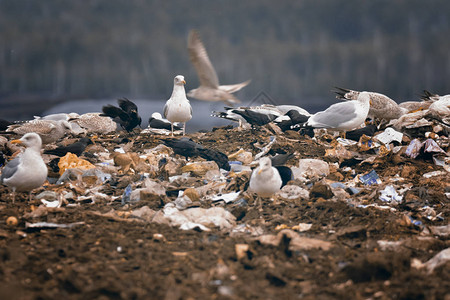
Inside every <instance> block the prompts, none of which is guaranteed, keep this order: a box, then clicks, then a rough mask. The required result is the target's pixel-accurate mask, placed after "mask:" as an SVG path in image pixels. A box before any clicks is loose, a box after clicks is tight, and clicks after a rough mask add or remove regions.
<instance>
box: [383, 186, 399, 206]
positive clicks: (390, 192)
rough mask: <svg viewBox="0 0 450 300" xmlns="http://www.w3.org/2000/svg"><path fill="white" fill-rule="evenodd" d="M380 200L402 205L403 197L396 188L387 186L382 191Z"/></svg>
mask: <svg viewBox="0 0 450 300" xmlns="http://www.w3.org/2000/svg"><path fill="white" fill-rule="evenodd" d="M380 200H381V201H384V202H391V203H401V202H402V200H403V196H401V195H399V194H398V193H397V191H396V190H395V188H394V186H392V185H387V186H386V187H385V188H384V190H381V191H380Z"/></svg>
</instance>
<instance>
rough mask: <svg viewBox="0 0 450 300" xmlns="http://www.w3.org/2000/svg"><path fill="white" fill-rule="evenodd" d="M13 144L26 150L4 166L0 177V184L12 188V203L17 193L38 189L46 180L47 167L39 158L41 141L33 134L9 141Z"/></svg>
mask: <svg viewBox="0 0 450 300" xmlns="http://www.w3.org/2000/svg"><path fill="white" fill-rule="evenodd" d="M11 143H13V144H23V145H24V146H25V147H26V149H25V151H24V152H23V153H21V154H19V155H18V156H17V157H16V158H14V159H13V160H11V161H10V162H8V163H7V164H6V166H5V167H4V168H3V170H2V175H1V177H0V181H1V183H3V184H4V185H6V186H8V187H10V188H12V190H13V203H14V200H15V197H16V191H17V192H29V199H30V200H31V191H32V190H33V189H35V188H38V187H40V186H41V185H42V184H43V183H44V182H45V180H46V179H47V172H48V171H47V166H46V165H45V163H44V160H43V159H42V156H41V152H40V151H41V147H42V140H41V137H40V136H39V135H38V134H37V133H34V132H30V133H27V134H25V135H24V136H23V137H22V138H21V139H20V140H13V141H11Z"/></svg>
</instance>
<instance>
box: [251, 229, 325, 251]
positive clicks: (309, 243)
mask: <svg viewBox="0 0 450 300" xmlns="http://www.w3.org/2000/svg"><path fill="white" fill-rule="evenodd" d="M285 236H286V237H288V238H289V239H290V241H289V250H291V251H299V250H311V249H321V250H324V251H327V250H329V249H330V248H331V247H332V246H333V244H332V243H331V242H327V241H323V240H319V239H312V238H308V237H304V236H300V235H299V234H298V233H296V232H295V231H293V230H291V229H283V230H281V231H280V232H278V233H277V234H276V235H273V234H269V235H262V236H260V237H258V238H257V240H258V241H259V242H260V243H261V244H263V245H271V246H275V247H276V246H279V245H280V243H281V241H282V239H283V237H285Z"/></svg>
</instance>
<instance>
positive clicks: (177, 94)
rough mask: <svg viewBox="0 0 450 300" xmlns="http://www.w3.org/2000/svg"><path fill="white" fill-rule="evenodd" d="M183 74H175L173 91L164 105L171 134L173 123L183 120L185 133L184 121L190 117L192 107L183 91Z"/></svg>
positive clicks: (184, 124)
mask: <svg viewBox="0 0 450 300" xmlns="http://www.w3.org/2000/svg"><path fill="white" fill-rule="evenodd" d="M185 84H186V81H184V76H182V75H177V76H175V78H174V79H173V92H172V96H170V99H169V100H167V102H166V105H165V106H164V117H165V118H166V119H167V120H169V122H170V123H171V129H172V136H173V123H175V122H183V135H184V134H185V133H186V122H187V121H189V120H190V119H191V118H192V107H191V104H190V103H189V100H188V99H187V98H186V92H185V91H184V85H185Z"/></svg>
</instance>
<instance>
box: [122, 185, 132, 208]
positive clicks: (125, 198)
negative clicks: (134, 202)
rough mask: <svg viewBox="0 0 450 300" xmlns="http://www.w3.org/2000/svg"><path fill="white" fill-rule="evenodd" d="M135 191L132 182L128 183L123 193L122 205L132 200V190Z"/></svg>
mask: <svg viewBox="0 0 450 300" xmlns="http://www.w3.org/2000/svg"><path fill="white" fill-rule="evenodd" d="M132 191H133V189H132V187H131V183H130V184H128V185H127V187H126V188H125V191H124V192H123V194H122V205H125V203H127V202H130V197H131V192H132Z"/></svg>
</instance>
